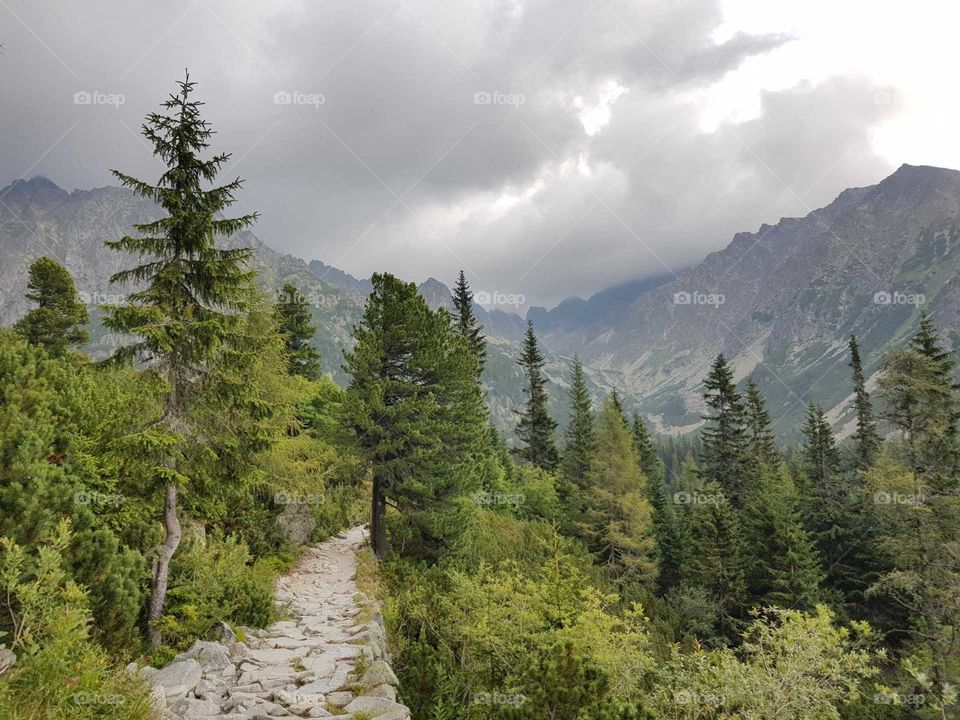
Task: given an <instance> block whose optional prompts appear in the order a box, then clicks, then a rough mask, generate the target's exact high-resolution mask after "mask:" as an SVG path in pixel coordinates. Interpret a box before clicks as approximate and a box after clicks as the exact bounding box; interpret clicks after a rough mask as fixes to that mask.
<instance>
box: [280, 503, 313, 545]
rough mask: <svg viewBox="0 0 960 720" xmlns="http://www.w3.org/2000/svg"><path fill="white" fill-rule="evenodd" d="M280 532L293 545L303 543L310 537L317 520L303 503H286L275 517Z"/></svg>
mask: <svg viewBox="0 0 960 720" xmlns="http://www.w3.org/2000/svg"><path fill="white" fill-rule="evenodd" d="M277 527H278V528H279V530H280V534H281V535H282V536H283V537H284V538H286V539H287V540H289V541H290V542H292V543H293V544H294V545H303V544H304V543H305V542H307V540H309V539H310V535H311V534H312V533H313V530H314V528H316V527H317V521H316V520H315V519H314V517H313V515H311V514H310V510H309V509H308V508H307V506H306V505H305V504H303V503H288V504H286V505H284V507H283V511H282V512H281V513H280V515H279V516H278V517H277Z"/></svg>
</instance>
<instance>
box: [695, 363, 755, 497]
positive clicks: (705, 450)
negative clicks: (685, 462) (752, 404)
mask: <svg viewBox="0 0 960 720" xmlns="http://www.w3.org/2000/svg"><path fill="white" fill-rule="evenodd" d="M704 385H705V386H706V391H705V392H704V394H703V398H704V401H705V402H706V405H707V411H708V414H707V415H704V416H703V419H704V420H705V421H706V426H705V427H704V429H703V432H702V433H701V440H702V443H703V447H702V451H701V461H700V472H701V476H702V478H703V480H704V481H705V482H709V483H715V484H716V485H718V486H719V487H720V489H721V490H722V491H723V493H724V495H725V496H726V497H727V498H728V499H729V500H730V502H732V503H733V504H734V506H736V507H739V505H740V501H741V498H742V494H743V491H744V489H745V488H744V479H745V475H746V472H745V471H746V467H747V466H746V449H747V441H748V438H747V430H746V427H745V424H744V408H743V400H742V399H741V397H740V394H739V393H738V392H737V389H736V385H735V384H734V382H733V373H732V372H731V370H730V367H729V366H728V365H727V361H726V358H724V357H723V355H718V356H717V358H716V360H714V362H713V366H712V367H711V369H710V374H709V375H708V376H707V379H706V381H705V382H704Z"/></svg>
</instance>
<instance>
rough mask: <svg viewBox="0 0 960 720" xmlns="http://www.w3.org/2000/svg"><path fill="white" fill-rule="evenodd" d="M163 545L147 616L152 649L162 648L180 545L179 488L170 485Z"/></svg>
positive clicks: (158, 550)
mask: <svg viewBox="0 0 960 720" xmlns="http://www.w3.org/2000/svg"><path fill="white" fill-rule="evenodd" d="M163 529H164V539H163V544H162V545H161V546H160V547H158V548H157V559H156V561H155V562H154V565H153V594H152V595H151V596H150V614H149V615H148V616H147V623H148V629H147V639H148V640H149V642H150V647H154V648H157V647H160V643H161V641H162V637H161V634H160V628H159V626H158V623H159V622H160V616H161V615H162V614H163V604H164V602H165V601H166V599H167V581H168V579H169V575H170V559H171V558H172V557H173V554H174V553H175V552H176V551H177V547H178V546H179V545H180V536H181V530H180V518H179V517H178V516H177V486H176V484H174V483H172V482H171V483H168V484H167V487H166V500H165V503H164V510H163Z"/></svg>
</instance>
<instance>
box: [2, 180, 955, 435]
mask: <svg viewBox="0 0 960 720" xmlns="http://www.w3.org/2000/svg"><path fill="white" fill-rule="evenodd" d="M156 213H157V211H156V208H155V207H153V206H152V205H151V204H150V203H149V202H147V201H144V200H142V199H139V198H136V197H135V196H133V195H132V194H131V193H130V192H128V191H127V190H123V189H119V188H112V187H106V188H96V189H93V190H75V191H73V192H67V191H65V190H63V189H61V188H59V187H58V186H57V185H56V184H55V183H53V182H51V181H50V180H47V179H46V178H39V177H38V178H34V179H32V180H29V181H23V180H18V181H16V182H14V183H13V184H11V185H9V186H7V187H6V188H4V189H3V190H0V257H2V258H3V263H2V264H0V324H4V325H7V324H10V323H12V322H13V321H14V320H15V319H16V318H17V317H19V316H20V315H22V314H23V312H25V310H26V307H27V306H26V303H25V301H24V298H23V295H24V291H25V289H26V271H27V267H28V266H29V264H30V263H31V262H32V261H33V259H34V258H36V257H37V256H39V255H49V256H51V257H53V258H55V259H57V260H59V261H60V262H62V263H64V264H65V265H66V267H67V268H68V269H69V270H70V272H71V273H72V274H73V275H74V278H75V279H76V281H77V288H78V290H80V292H81V293H83V295H84V297H86V298H87V299H88V300H89V302H90V303H91V311H92V315H93V319H94V323H93V326H94V327H93V339H92V341H91V347H90V348H89V349H90V351H91V352H92V353H93V354H95V355H103V354H105V353H107V352H109V350H110V349H111V348H112V347H114V346H115V345H116V344H118V343H119V342H122V341H123V338H116V337H112V336H110V335H108V334H105V333H104V332H103V330H102V328H98V326H97V324H96V320H97V315H98V313H97V311H96V308H95V305H96V304H97V303H110V302H114V301H116V300H117V299H118V297H117V296H118V295H120V294H121V293H122V292H124V289H123V288H116V287H114V286H111V285H110V284H109V282H108V278H109V277H110V275H111V274H112V273H114V272H116V271H117V270H119V269H120V268H122V267H125V266H128V265H129V264H130V259H124V258H122V257H121V256H119V255H118V254H117V253H114V252H112V251H110V250H107V249H106V248H105V247H104V245H103V241H104V240H107V239H112V238H117V237H120V236H122V235H123V234H125V233H129V232H131V228H132V225H133V224H134V223H137V222H144V221H146V220H150V219H153V218H154V217H156ZM234 242H235V243H238V244H244V245H249V246H250V247H252V248H253V250H254V265H255V267H256V268H257V270H258V272H259V276H260V280H261V283H262V284H263V286H264V287H265V288H266V289H267V290H268V291H271V292H272V291H275V290H276V289H277V288H279V287H280V286H281V285H282V284H283V283H284V282H291V283H293V284H294V285H296V286H297V287H298V288H300V290H301V291H302V292H303V293H304V294H305V295H306V296H307V299H308V301H309V302H310V304H311V307H312V313H313V318H314V321H315V323H316V325H317V328H318V332H317V338H316V344H317V346H318V348H319V350H320V352H321V354H322V358H323V362H324V365H325V368H326V370H327V371H329V372H330V373H331V374H332V375H333V377H334V379H335V380H337V381H338V382H340V383H345V382H347V380H348V378H346V377H345V376H344V374H343V371H342V368H341V367H340V366H341V362H342V361H341V357H342V356H341V353H342V350H343V348H345V347H347V346H348V345H349V343H350V337H351V329H352V327H353V325H354V324H356V322H357V321H358V320H359V319H360V316H361V314H362V312H363V305H364V302H365V300H366V296H367V294H368V293H369V292H370V289H371V286H370V281H369V279H358V278H355V277H353V276H351V275H349V274H348V273H346V272H343V271H342V270H339V269H338V268H336V267H333V266H330V265H326V264H324V263H323V262H320V261H319V260H313V261H311V263H310V264H309V265H308V264H307V263H305V262H303V261H302V260H300V259H299V258H295V257H293V256H290V255H282V254H280V253H277V252H275V251H274V250H272V249H271V248H270V247H268V246H267V245H266V244H264V243H263V242H261V241H260V240H259V239H258V238H257V237H256V236H255V235H254V234H253V233H243V234H241V235H239V236H237V237H236V238H235V239H234ZM385 270H389V268H385ZM958 272H960V172H957V171H954V170H946V169H941V168H934V167H915V166H910V165H904V166H903V167H901V168H900V169H899V170H897V171H896V172H895V173H894V174H893V175H891V176H890V177H888V178H886V179H885V180H883V181H882V182H880V183H878V184H877V185H873V186H870V187H863V188H853V189H849V190H846V191H844V192H842V193H841V194H840V195H839V196H838V197H837V199H836V200H834V201H833V202H832V203H830V204H829V205H827V206H826V207H824V208H821V209H819V210H816V211H814V212H812V213H810V214H809V215H807V216H806V217H802V218H783V219H781V220H780V221H779V222H778V223H777V224H775V225H762V226H761V227H760V228H759V229H758V231H757V232H755V233H747V232H744V233H739V234H737V235H735V236H734V238H733V240H732V241H731V242H730V244H729V245H728V246H727V247H726V248H724V249H723V250H720V251H718V252H715V253H713V254H711V255H710V256H708V257H707V258H706V259H705V260H704V261H703V262H702V263H700V264H699V265H697V266H695V267H692V268H689V269H687V270H683V271H681V272H679V273H678V274H677V275H676V276H675V277H655V278H648V279H645V280H638V281H636V282H632V283H628V284H626V285H622V286H619V287H616V288H611V289H609V290H604V291H602V292H599V293H596V294H595V295H593V296H592V297H590V298H589V299H580V298H571V299H569V300H565V301H564V302H562V303H560V304H559V305H558V306H557V307H555V308H553V309H550V310H547V309H544V308H531V309H530V310H529V312H528V314H527V317H528V318H529V319H530V320H531V321H532V322H533V323H534V327H535V329H536V330H537V333H538V335H539V336H540V337H541V339H542V342H543V345H544V348H545V350H546V355H547V362H548V364H547V368H546V370H547V374H548V376H549V377H550V379H551V380H552V382H551V383H550V385H549V387H550V390H551V393H552V397H553V413H554V415H555V417H557V419H558V420H561V421H563V420H564V419H565V417H566V401H565V398H564V397H563V396H564V392H565V387H566V378H567V375H568V373H569V369H568V366H569V360H570V358H572V357H573V356H574V355H579V356H580V358H581V359H582V360H583V361H584V363H585V365H586V366H587V374H588V380H589V382H590V385H591V389H592V391H593V393H594V394H595V396H597V397H599V396H600V395H602V394H603V393H606V392H608V391H609V390H610V389H612V388H614V387H616V388H617V389H618V390H619V391H620V393H621V395H622V396H623V398H624V402H625V405H626V407H627V409H628V410H638V411H640V412H642V413H643V414H644V415H646V416H647V417H648V418H649V419H650V421H651V422H652V423H653V424H654V426H655V427H656V428H657V429H658V430H659V431H660V432H663V433H675V432H684V431H689V430H692V429H695V428H696V427H697V426H698V425H699V423H700V415H701V413H702V412H703V406H702V400H701V397H700V393H701V392H702V381H703V378H704V377H705V375H706V373H707V370H708V368H709V365H710V362H711V360H712V359H713V358H714V357H715V356H716V354H717V353H720V352H722V353H724V354H725V355H726V356H727V357H728V358H729V359H730V360H731V363H732V365H733V367H734V369H735V372H736V376H737V379H738V380H743V379H744V378H746V377H747V376H748V375H752V376H753V377H754V378H755V379H756V380H757V382H758V384H759V385H760V387H761V389H762V390H763V391H764V393H765V395H766V396H767V399H768V402H769V405H770V410H771V413H772V414H773V416H774V418H775V419H777V430H778V432H779V433H780V434H781V435H782V436H785V437H793V436H795V435H796V432H797V429H798V428H799V426H800V422H801V419H802V416H803V412H804V408H805V406H806V404H807V403H808V402H809V401H810V400H814V401H816V402H818V403H820V404H822V405H823V406H824V407H825V408H827V409H828V410H829V413H830V418H831V420H832V421H833V422H834V424H835V426H836V427H837V429H838V430H840V431H841V432H844V433H845V432H848V431H849V429H850V422H851V408H850V400H851V396H850V390H851V388H850V383H849V368H848V367H847V355H846V342H847V338H848V337H849V335H850V334H851V333H855V334H856V335H857V336H858V337H859V338H860V341H861V350H862V353H863V356H864V364H865V369H866V371H867V373H868V375H873V374H874V373H875V372H876V369H877V368H878V366H879V363H880V360H881V358H882V356H883V354H884V353H885V352H886V351H888V350H889V349H891V348H893V347H896V346H897V345H898V344H902V342H903V341H904V339H905V338H906V337H907V335H909V333H910V332H911V331H912V330H913V328H914V327H915V324H916V317H917V310H918V307H919V305H918V304H917V303H918V301H919V300H920V299H922V300H923V301H924V302H923V306H924V307H925V308H927V310H929V311H930V312H931V313H932V314H933V316H934V319H935V321H936V322H937V324H938V325H939V326H940V327H941V328H942V329H943V330H944V332H945V333H946V340H947V342H948V343H949V344H950V345H951V346H953V347H958V346H960V331H958V328H960V323H958V320H960V317H958V315H960V280H958ZM419 291H420V293H421V294H422V295H423V297H424V298H425V299H426V301H427V303H428V304H430V305H431V307H434V308H436V307H440V306H444V307H448V308H449V307H450V290H449V287H448V286H447V285H445V284H444V283H443V282H441V281H439V280H437V279H434V278H430V279H429V280H427V281H425V282H423V283H421V284H420V285H419ZM476 311H477V316H478V318H479V320H480V322H481V323H483V325H484V327H485V329H486V332H487V334H488V336H489V340H490V351H489V359H488V363H487V369H486V372H485V376H484V382H485V385H486V388H487V399H488V404H489V405H490V408H491V412H492V415H493V418H494V422H495V424H496V425H497V426H498V427H499V428H500V429H501V430H502V431H504V432H505V433H507V434H509V433H510V431H511V430H512V427H513V425H514V423H515V421H516V416H515V410H516V408H518V407H520V406H521V404H522V403H523V400H524V398H523V394H522V387H523V383H522V377H521V375H520V370H519V368H518V367H517V365H516V362H515V359H516V357H517V355H518V352H519V342H520V340H521V339H522V337H523V332H524V330H525V327H526V320H525V319H524V318H522V317H520V316H519V315H517V314H514V313H508V312H502V311H500V310H492V311H487V310H485V309H484V308H482V307H480V306H476Z"/></svg>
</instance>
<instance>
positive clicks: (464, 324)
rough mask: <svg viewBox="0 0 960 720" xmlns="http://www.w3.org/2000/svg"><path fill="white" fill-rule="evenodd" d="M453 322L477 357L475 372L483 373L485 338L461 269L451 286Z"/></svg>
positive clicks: (485, 353)
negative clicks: (454, 283) (455, 282)
mask: <svg viewBox="0 0 960 720" xmlns="http://www.w3.org/2000/svg"><path fill="white" fill-rule="evenodd" d="M453 324H454V327H456V329H457V332H458V333H460V335H461V336H462V337H464V338H465V339H466V341H467V343H468V344H469V345H470V349H471V350H472V351H473V355H474V357H475V358H476V359H477V374H478V377H479V375H482V374H483V366H484V365H485V364H486V362H487V340H486V338H485V337H484V336H483V329H482V328H481V327H480V321H479V320H477V316H476V314H475V313H474V312H473V292H471V290H470V286H469V285H468V284H467V278H466V275H464V273H463V270H461V271H460V275H459V276H458V277H457V284H456V285H454V286H453Z"/></svg>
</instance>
